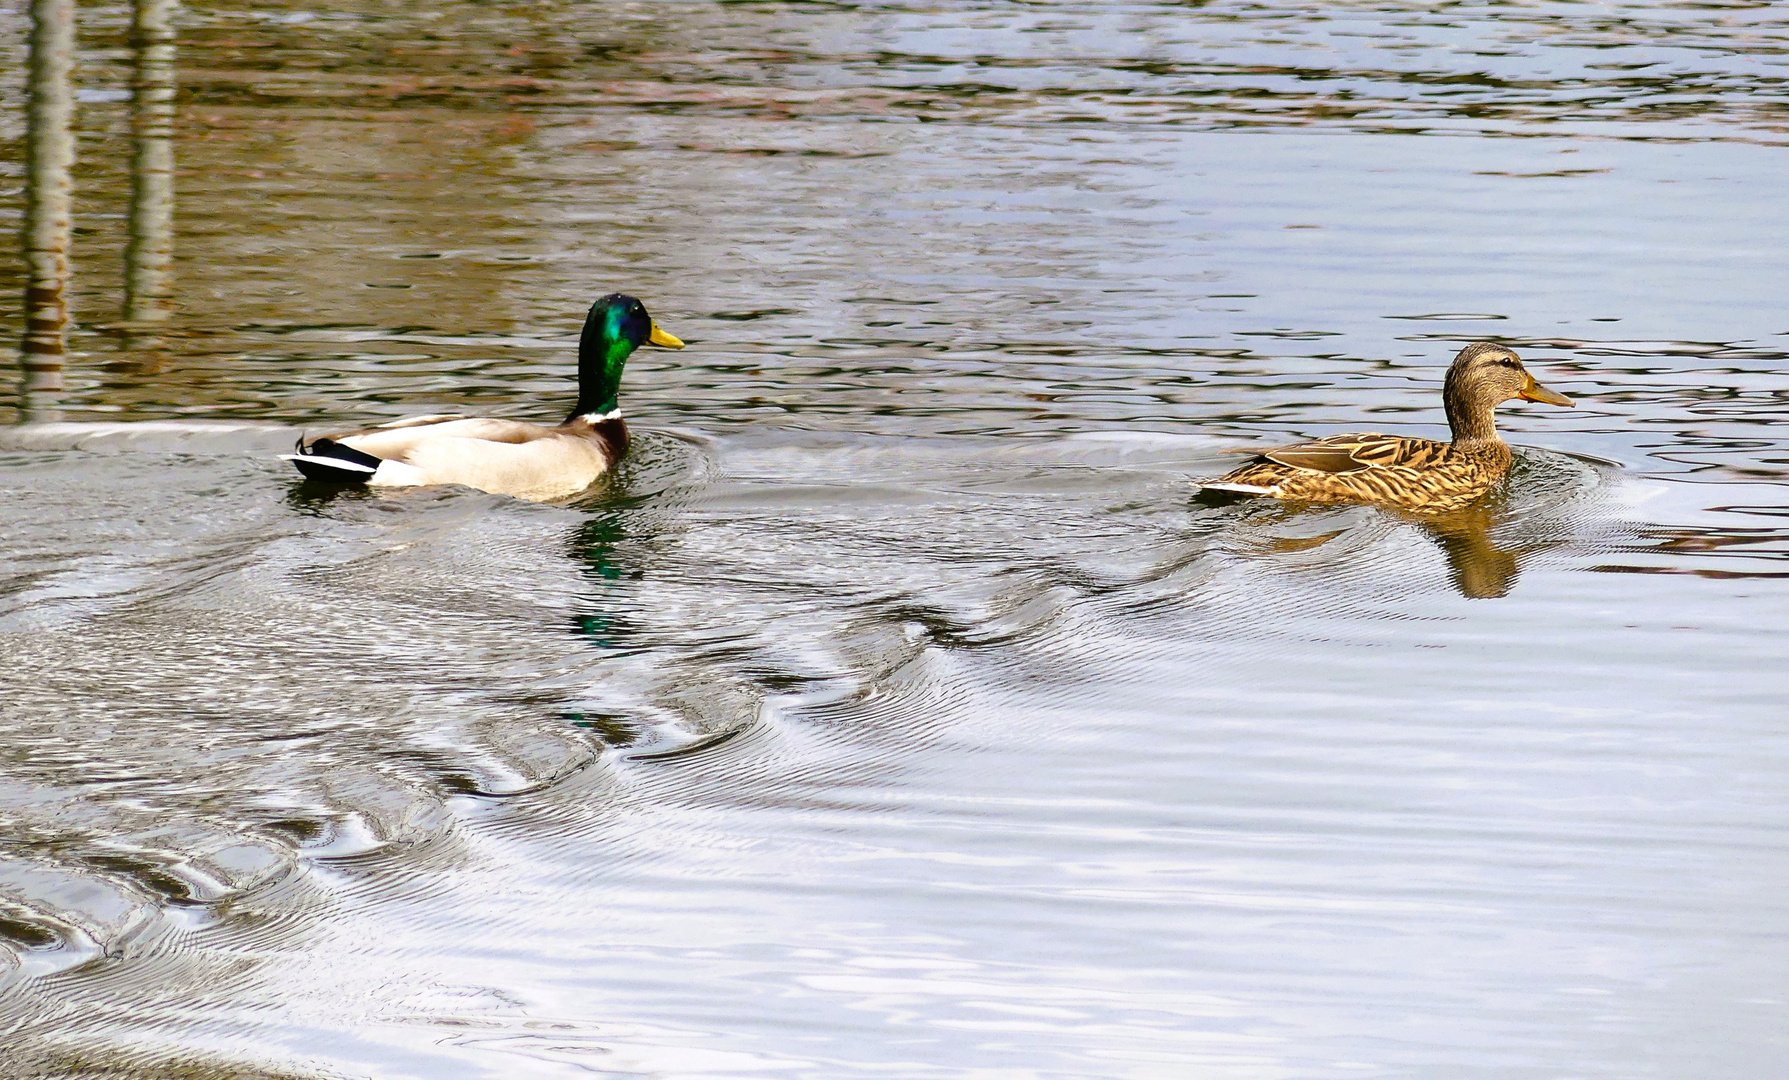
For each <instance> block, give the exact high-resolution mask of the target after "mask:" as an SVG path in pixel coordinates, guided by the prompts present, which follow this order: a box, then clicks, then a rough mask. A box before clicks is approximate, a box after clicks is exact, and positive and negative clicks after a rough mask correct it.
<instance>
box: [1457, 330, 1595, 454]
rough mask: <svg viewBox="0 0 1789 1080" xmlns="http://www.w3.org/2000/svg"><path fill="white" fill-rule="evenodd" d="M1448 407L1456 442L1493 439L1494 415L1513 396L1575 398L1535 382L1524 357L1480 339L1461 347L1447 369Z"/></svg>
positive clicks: (1553, 400) (1564, 401) (1565, 401)
mask: <svg viewBox="0 0 1789 1080" xmlns="http://www.w3.org/2000/svg"><path fill="white" fill-rule="evenodd" d="M1441 396H1442V401H1443V402H1444V403H1445V404H1446V406H1447V422H1448V424H1449V426H1451V427H1452V428H1453V431H1454V441H1455V442H1458V441H1460V440H1461V439H1474V438H1477V439H1485V438H1490V439H1494V438H1496V437H1497V431H1496V427H1495V426H1494V424H1493V423H1492V420H1491V414H1492V411H1493V410H1495V409H1496V408H1497V406H1499V405H1501V404H1503V403H1504V402H1506V401H1509V400H1511V399H1513V398H1521V399H1522V400H1523V401H1543V402H1546V403H1547V404H1548V405H1568V406H1569V405H1570V404H1571V403H1572V399H1571V398H1568V397H1566V396H1565V395H1564V394H1560V393H1556V392H1554V391H1552V390H1549V389H1547V388H1546V387H1544V386H1542V385H1541V384H1540V383H1538V382H1535V381H1534V376H1533V375H1530V374H1528V369H1527V368H1525V367H1523V366H1522V358H1521V357H1519V356H1517V355H1516V354H1515V353H1514V352H1513V351H1511V350H1510V349H1506V348H1504V347H1503V346H1502V345H1493V344H1492V343H1490V342H1488V341H1479V342H1475V343H1473V344H1471V345H1468V346H1466V347H1465V348H1464V349H1461V350H1460V355H1458V356H1456V357H1454V362H1453V366H1452V367H1449V368H1448V369H1447V382H1446V384H1445V385H1444V386H1443V388H1442V391H1441Z"/></svg>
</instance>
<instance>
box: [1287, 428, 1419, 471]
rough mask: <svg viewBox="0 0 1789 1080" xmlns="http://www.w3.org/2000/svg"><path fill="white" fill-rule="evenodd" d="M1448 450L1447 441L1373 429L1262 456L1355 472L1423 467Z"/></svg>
mask: <svg viewBox="0 0 1789 1080" xmlns="http://www.w3.org/2000/svg"><path fill="white" fill-rule="evenodd" d="M1446 452H1447V444H1446V443H1439V442H1433V441H1431V440H1429V439H1407V438H1403V437H1401V436H1397V435H1381V434H1379V433H1378V432H1376V431H1373V432H1366V433H1364V434H1359V435H1331V436H1330V437H1329V438H1327V439H1316V440H1314V441H1312V442H1308V443H1299V444H1297V445H1296V446H1282V447H1279V448H1278V449H1274V450H1269V451H1267V452H1265V453H1264V454H1262V455H1261V456H1262V457H1263V458H1265V459H1267V460H1268V461H1272V462H1276V463H1278V464H1281V465H1285V466H1287V467H1289V468H1293V469H1305V470H1308V471H1310V472H1322V473H1353V472H1359V471H1361V470H1362V469H1373V468H1381V469H1383V468H1390V467H1392V466H1397V465H1407V466H1411V467H1413V468H1422V467H1424V466H1426V465H1429V464H1432V463H1434V462H1437V461H1439V460H1440V459H1441V457H1442V456H1443V455H1444V454H1446Z"/></svg>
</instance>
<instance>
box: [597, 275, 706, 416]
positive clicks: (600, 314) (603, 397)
mask: <svg viewBox="0 0 1789 1080" xmlns="http://www.w3.org/2000/svg"><path fill="white" fill-rule="evenodd" d="M642 345H662V346H664V347H665V348H667V349H681V348H683V342H681V341H678V340H677V339H676V338H675V337H673V336H671V335H670V334H667V333H665V332H664V331H663V330H660V329H659V328H658V325H657V324H656V323H654V322H653V321H652V316H650V315H648V314H646V305H645V304H642V303H640V302H639V301H638V300H636V299H634V298H633V297H631V296H623V295H622V294H620V293H610V294H609V295H608V296H605V297H603V298H602V299H600V300H598V301H597V302H596V303H594V304H592V305H590V314H589V315H587V316H585V318H584V334H583V336H582V337H580V338H579V339H578V405H577V408H575V409H573V410H572V416H574V417H578V416H587V415H589V414H591V413H609V412H614V411H615V408H616V404H615V403H616V397H617V395H619V394H620V392H621V369H622V368H623V367H625V366H626V365H627V358H628V357H629V356H632V355H633V352H634V350H635V349H637V348H639V347H640V346H642Z"/></svg>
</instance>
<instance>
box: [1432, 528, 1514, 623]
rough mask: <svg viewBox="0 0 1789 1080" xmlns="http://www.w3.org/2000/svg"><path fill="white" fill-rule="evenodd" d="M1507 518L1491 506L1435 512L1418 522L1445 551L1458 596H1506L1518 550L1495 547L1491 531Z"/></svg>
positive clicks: (1485, 597) (1480, 598)
mask: <svg viewBox="0 0 1789 1080" xmlns="http://www.w3.org/2000/svg"><path fill="white" fill-rule="evenodd" d="M1505 520H1507V515H1500V514H1499V513H1498V512H1497V510H1496V509H1495V508H1494V507H1490V506H1475V507H1467V508H1465V509H1462V510H1456V511H1454V512H1452V513H1449V514H1443V515H1438V516H1436V517H1434V518H1430V519H1429V520H1426V521H1423V522H1422V528H1423V530H1424V531H1426V532H1427V533H1428V534H1429V535H1430V536H1432V537H1434V538H1435V542H1436V543H1437V544H1440V545H1441V550H1442V551H1444V552H1446V553H1447V565H1448V569H1449V571H1450V572H1451V575H1452V579H1453V584H1454V588H1456V589H1458V590H1460V595H1462V596H1469V597H1472V598H1474V599H1479V600H1485V599H1495V598H1497V597H1500V596H1507V595H1509V591H1510V589H1511V588H1512V587H1513V586H1514V585H1515V583H1516V574H1517V573H1518V571H1519V566H1518V563H1517V557H1518V553H1517V552H1516V551H1513V550H1508V549H1505V548H1500V547H1498V546H1497V545H1496V544H1495V543H1494V542H1493V540H1492V533H1493V531H1494V530H1495V529H1496V528H1497V526H1498V525H1500V524H1502V522H1503V521H1505Z"/></svg>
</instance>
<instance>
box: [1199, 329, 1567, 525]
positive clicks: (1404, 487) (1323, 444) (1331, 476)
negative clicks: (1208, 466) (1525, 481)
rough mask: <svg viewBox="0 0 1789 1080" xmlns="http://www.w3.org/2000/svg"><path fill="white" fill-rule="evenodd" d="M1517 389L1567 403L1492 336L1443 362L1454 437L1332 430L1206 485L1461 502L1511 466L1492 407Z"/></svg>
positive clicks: (1316, 498)
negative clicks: (1492, 341)
mask: <svg viewBox="0 0 1789 1080" xmlns="http://www.w3.org/2000/svg"><path fill="white" fill-rule="evenodd" d="M1511 398H1522V399H1523V400H1525V401H1543V402H1546V403H1548V404H1550V405H1570V404H1571V400H1570V399H1569V398H1566V397H1565V396H1564V395H1561V394H1556V393H1554V392H1553V391H1551V390H1549V389H1547V388H1546V387H1544V386H1542V385H1541V384H1539V383H1537V382H1535V381H1534V376H1532V375H1530V374H1528V372H1527V370H1526V369H1524V368H1523V367H1522V361H1521V358H1519V357H1518V356H1516V354H1515V353H1514V352H1511V351H1510V350H1509V349H1506V348H1504V347H1503V346H1501V345H1492V344H1490V343H1488V342H1479V343H1477V344H1473V345H1468V346H1466V347H1465V348H1464V349H1461V350H1460V355H1458V356H1456V357H1455V358H1454V362H1453V365H1452V366H1451V367H1449V368H1448V369H1447V380H1446V382H1445V383H1444V385H1443V387H1442V403H1443V404H1444V405H1445V406H1446V408H1447V422H1448V427H1449V428H1450V429H1451V430H1452V432H1453V441H1452V442H1451V443H1444V442H1436V441H1435V440H1433V439H1412V438H1406V437H1403V436H1399V435H1381V434H1379V433H1377V432H1369V433H1367V434H1362V435H1331V436H1329V437H1328V438H1326V439H1317V440H1314V441H1312V442H1307V443H1298V444H1296V445H1293V446H1281V447H1277V448H1275V449H1272V450H1267V451H1264V452H1262V453H1260V454H1258V455H1256V456H1255V457H1254V458H1252V459H1251V460H1250V461H1249V462H1248V463H1247V464H1246V465H1243V466H1242V467H1241V468H1239V469H1236V470H1234V471H1233V472H1230V473H1229V474H1227V475H1225V476H1223V477H1221V478H1219V479H1217V480H1213V481H1210V482H1209V483H1206V484H1203V485H1202V486H1203V487H1205V488H1207V489H1210V490H1214V491H1230V492H1237V493H1240V494H1246V495H1266V496H1268V497H1270V498H1275V499H1287V500H1296V501H1300V502H1316V503H1385V504H1387V505H1391V506H1401V507H1404V508H1406V509H1411V510H1453V509H1457V508H1459V507H1462V506H1465V505H1466V504H1467V503H1469V502H1471V501H1472V500H1474V499H1476V498H1478V497H1479V496H1481V495H1483V494H1484V493H1485V492H1487V491H1489V490H1490V489H1491V488H1492V487H1493V486H1494V485H1496V484H1497V483H1498V482H1499V481H1501V480H1502V479H1503V478H1504V477H1505V476H1506V475H1508V473H1509V465H1510V453H1509V447H1508V446H1507V445H1506V444H1505V443H1504V441H1503V440H1502V439H1500V438H1498V437H1497V425H1496V422H1495V420H1494V417H1493V414H1494V413H1495V411H1496V409H1497V406H1499V405H1501V404H1503V403H1504V402H1506V401H1509V400H1510V399H1511Z"/></svg>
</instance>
